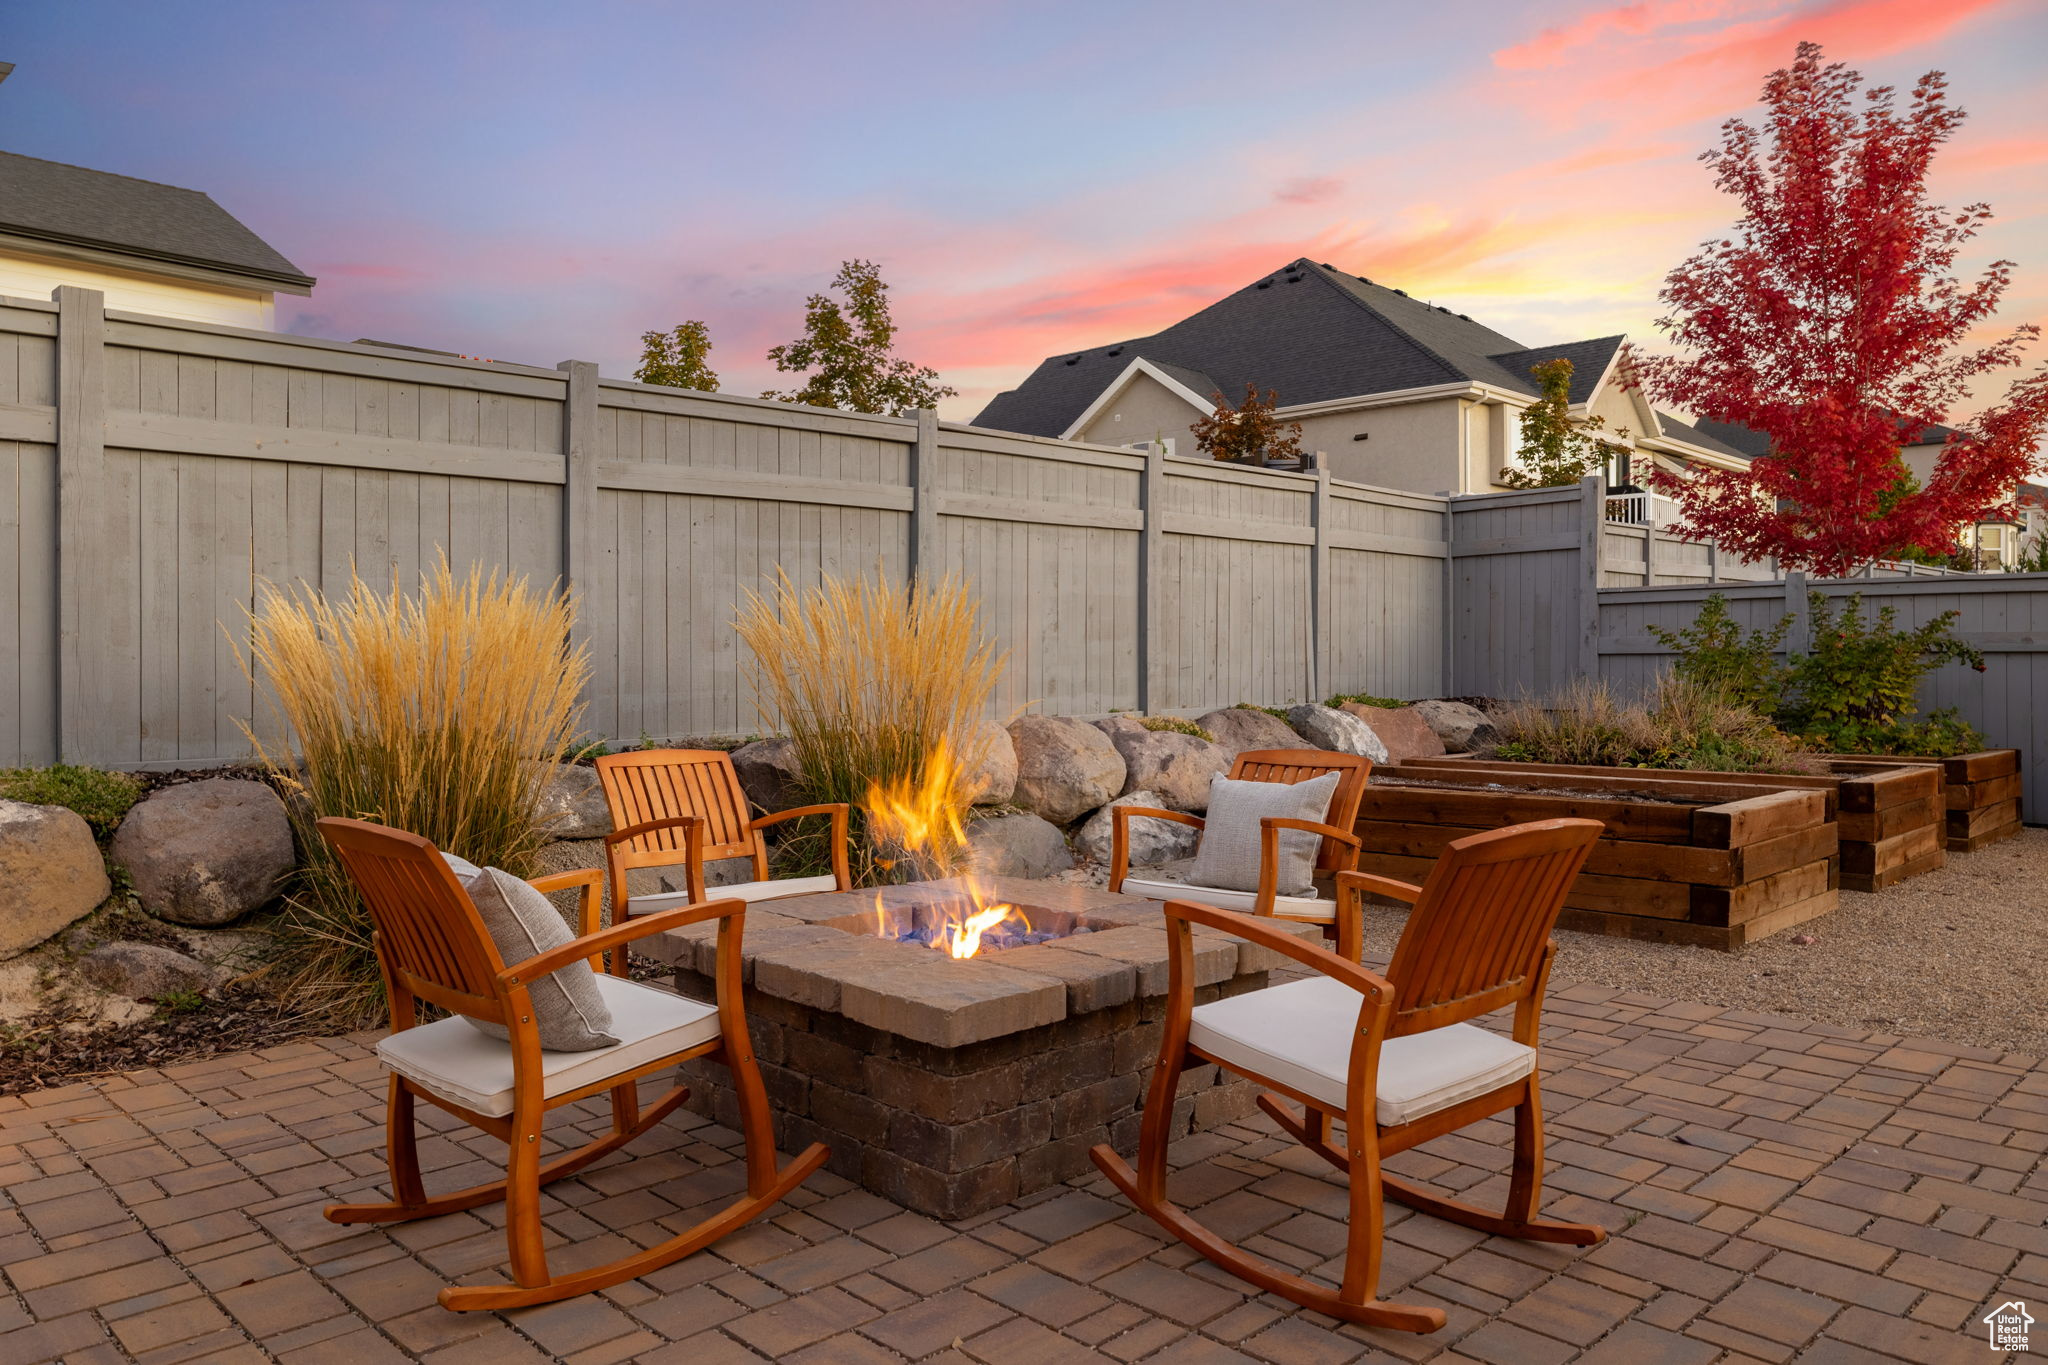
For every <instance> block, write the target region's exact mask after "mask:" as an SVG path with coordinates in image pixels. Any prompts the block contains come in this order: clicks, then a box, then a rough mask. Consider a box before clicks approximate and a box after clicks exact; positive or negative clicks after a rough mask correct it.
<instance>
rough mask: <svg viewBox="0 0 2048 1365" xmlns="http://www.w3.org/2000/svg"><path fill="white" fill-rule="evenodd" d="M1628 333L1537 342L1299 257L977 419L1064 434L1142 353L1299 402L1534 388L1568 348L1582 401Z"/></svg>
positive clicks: (1054, 373)
mask: <svg viewBox="0 0 2048 1365" xmlns="http://www.w3.org/2000/svg"><path fill="white" fill-rule="evenodd" d="M1620 344H1621V338H1620V337H1618V336H1615V337H1601V338H1599V339H1597V340H1592V341H1577V342H1572V343H1570V344H1568V345H1563V346H1544V347H1537V348H1535V349H1531V348H1529V347H1526V346H1524V345H1523V344H1522V343H1521V342H1519V341H1516V340H1515V339H1513V338H1512V337H1507V336H1503V335H1502V334H1501V333H1499V332H1496V331H1494V330H1493V329H1492V328H1490V327H1486V326H1484V325H1482V324H1480V323H1477V322H1474V321H1473V320H1472V319H1471V318H1469V317H1466V316H1464V315H1463V314H1460V313H1453V312H1451V311H1450V310H1449V309H1447V308H1443V307H1440V306H1438V305H1435V304H1430V303H1426V302H1424V301H1423V300H1421V299H1414V298H1410V297H1408V295H1406V294H1405V293H1403V292H1402V291H1400V290H1398V289H1389V288H1387V287H1386V286H1384V285H1377V284H1374V283H1372V282H1371V281H1369V280H1366V279H1362V278H1360V277H1359V276H1356V275H1347V274H1345V273H1344V272H1342V271H1340V270H1336V269H1334V268H1332V267H1331V266H1329V265H1326V264H1325V265H1318V264H1316V263H1314V262H1312V261H1307V260H1297V261H1294V262H1292V263H1290V264H1289V265H1287V266H1284V267H1283V268H1281V269H1279V270H1276V271H1274V272H1273V273H1272V274H1270V275H1268V276H1266V277H1265V278H1264V279H1261V280H1257V281H1254V282H1253V283H1251V284H1249V285H1246V286H1245V287H1244V288H1243V289H1240V290H1238V291H1237V292H1236V293H1234V294H1231V295H1228V296H1227V297H1225V298H1223V299H1220V300H1218V301H1217V302H1215V303H1212V304H1210V305H1209V306H1208V307H1207V308H1204V309H1203V310H1202V311H1200V312H1199V313H1196V314H1194V315H1193V316H1191V317H1187V318H1183V319H1182V320H1181V321H1179V322H1176V323H1175V324H1173V326H1171V327H1168V328H1167V329H1165V330H1164V331H1162V332H1157V333H1154V334H1153V335H1151V336H1148V337H1137V338H1133V339H1131V340H1127V341H1121V342H1116V343H1113V344H1112V345H1109V346H1106V347H1098V348H1094V349H1091V350H1087V351H1080V352H1074V353H1070V354H1066V355H1056V356H1049V357H1047V358H1046V359H1045V360H1044V361H1043V362H1041V363H1040V364H1039V366H1038V368H1037V369H1035V370H1033V371H1032V372H1031V374H1030V375H1029V376H1028V377H1026V379H1025V380H1024V382H1023V383H1022V384H1019V385H1018V386H1017V387H1016V388H1014V389H1011V390H1009V391H1008V392H1005V393H1000V394H997V395H996V396H995V398H994V399H992V400H991V401H990V402H989V404H988V406H987V407H985V408H983V409H982V411H981V414H980V415H979V416H978V417H976V418H975V419H974V420H975V425H977V426H985V427H995V428H998V429H1000V430H1004V431H1018V432H1023V433H1025V434H1027V435H1033V436H1058V435H1060V434H1061V433H1063V432H1065V431H1066V429H1067V428H1068V427H1069V426H1071V425H1073V422H1074V419H1075V418H1077V417H1079V416H1080V415H1081V413H1082V412H1083V411H1084V410H1086V408H1087V407H1088V405H1089V404H1090V403H1091V402H1093V401H1094V400H1095V399H1096V397H1097V396H1098V395H1100V394H1101V393H1102V391H1103V390H1104V389H1105V388H1107V387H1108V386H1109V384H1110V383H1111V382H1112V381H1113V380H1115V378H1116V377H1117V376H1118V375H1120V374H1122V373H1123V372H1124V370H1125V368H1126V367H1128V366H1129V365H1130V363H1131V361H1132V360H1133V359H1134V358H1136V357H1139V356H1143V357H1144V358H1145V359H1146V360H1149V361H1151V362H1152V363H1153V364H1155V365H1158V366H1160V367H1161V368H1164V369H1167V370H1168V371H1169V373H1173V372H1175V369H1176V368H1178V369H1179V370H1188V371H1194V372H1195V373H1196V375H1197V376H1198V377H1200V378H1203V379H1208V380H1212V381H1213V382H1212V383H1211V384H1210V386H1208V387H1198V386H1197V385H1195V384H1193V383H1189V387H1190V388H1195V389H1196V390H1197V392H1200V393H1203V394H1204V395H1205V396H1206V395H1207V394H1208V393H1211V392H1215V391H1217V390H1220V391H1222V392H1223V393H1224V394H1225V395H1226V396H1229V397H1231V398H1232V399H1233V400H1234V399H1235V397H1236V395H1238V394H1240V393H1242V392H1243V391H1244V387H1245V385H1246V384H1247V383H1256V384H1257V385H1258V386H1259V387H1260V388H1262V389H1268V388H1269V389H1274V390H1276V391H1277V392H1278V393H1279V396H1280V402H1281V403H1282V404H1284V405H1292V404H1297V403H1320V402H1324V401H1327V400H1330V399H1336V398H1357V397H1362V396H1364V395H1366V394H1374V393H1387V392H1390V391H1392V390H1396V389H1413V388H1423V387H1426V386H1429V385H1432V384H1453V383H1460V382H1475V381H1476V382H1479V383H1484V384H1492V385H1495V386H1497V387H1500V388H1504V389H1511V390H1513V391H1515V392H1518V393H1526V394H1531V395H1534V394H1535V393H1536V392H1537V389H1536V382H1535V380H1534V379H1532V378H1531V377H1530V375H1529V369H1530V367H1531V366H1533V365H1535V364H1537V363H1538V362H1539V361H1543V360H1548V359H1551V358H1552V357H1554V356H1558V355H1563V356H1566V357H1568V358H1569V359H1570V360H1571V361H1572V365H1573V375H1572V397H1573V400H1574V401H1583V399H1584V397H1585V396H1586V395H1587V394H1589V393H1591V391H1592V387H1593V385H1594V384H1595V383H1597V382H1598V381H1599V379H1600V376H1601V375H1603V374H1604V373H1606V371H1607V366H1608V363H1609V362H1610V361H1611V360H1612V358H1613V355H1614V352H1615V350H1616V348H1618V347H1619V346H1620ZM1183 382H1188V381H1186V380H1183Z"/></svg>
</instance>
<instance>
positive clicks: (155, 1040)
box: [0, 987, 334, 1095]
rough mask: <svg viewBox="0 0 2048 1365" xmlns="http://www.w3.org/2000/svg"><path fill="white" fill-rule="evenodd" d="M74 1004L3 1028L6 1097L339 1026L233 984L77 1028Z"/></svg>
mask: <svg viewBox="0 0 2048 1365" xmlns="http://www.w3.org/2000/svg"><path fill="white" fill-rule="evenodd" d="M84 1017H85V1016H83V1015H82V1014H81V1013H80V1012H79V1011H78V1009H77V1008H76V1007H75V1006H67V1005H55V1006H52V1007H51V1008H49V1009H46V1010H43V1011H41V1012H39V1013H37V1014H35V1015H32V1016H30V1017H29V1018H28V1019H26V1020H24V1021H22V1022H21V1023H19V1024H15V1025H13V1026H11V1027H8V1028H6V1029H5V1030H4V1031H0V1095H19V1094H22V1093H24V1092H26V1091H31V1090H43V1089H46V1088H48V1087H50V1086H54V1085H65V1084H68V1083H70V1082H72V1081H76V1080H82V1079H84V1078H86V1077H90V1076H104V1075H107V1074H108V1073H110V1072H116V1071H136V1070H141V1069H144V1068H149V1067H160V1066H172V1065H176V1064H177V1063H180V1062H196V1061H203V1060H205V1059H206V1058H208V1057H216V1056H221V1055H224V1054H227V1053H231V1052H247V1051H250V1050H253V1049H255V1048H264V1047H275V1046H277V1045H278V1044H279V1043H284V1042H289V1041H291V1040H292V1039H294V1038H305V1037H309V1036H314V1035H321V1034H330V1033H333V1032H334V1026H333V1024H332V1023H329V1022H325V1021H322V1020H319V1019H309V1018H307V1017H305V1016H304V1015H302V1014H297V1013H294V1012H293V1011H292V1010H291V1009H289V1008H287V1007H286V1006H285V1005H283V1004H281V1003H280V1002H279V1001H277V1000H276V999H275V998H273V997H271V996H269V995H266V994H264V993H262V992H260V991H256V990H252V989H250V988H247V987H230V988H229V989H228V990H226V991H223V992H221V993H220V995H219V996H218V997H209V998H207V999H206V1000H205V1001H204V1002H203V1003H202V1004H200V1005H199V1006H198V1007H197V1008H195V1009H172V1008H160V1009H159V1010H158V1011H157V1012H156V1013H155V1014H154V1015H152V1016H150V1017H149V1018H147V1019H138V1020H136V1021H135V1022H133V1023H129V1024H115V1025H111V1026H103V1027H98V1028H80V1027H78V1025H79V1023H80V1021H81V1019H83V1018H84Z"/></svg>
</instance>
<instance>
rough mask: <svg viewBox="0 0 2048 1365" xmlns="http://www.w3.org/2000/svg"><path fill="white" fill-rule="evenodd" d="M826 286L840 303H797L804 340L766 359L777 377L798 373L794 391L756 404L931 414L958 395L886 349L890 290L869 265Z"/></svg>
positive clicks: (846, 271) (890, 336) (851, 268)
mask: <svg viewBox="0 0 2048 1365" xmlns="http://www.w3.org/2000/svg"><path fill="white" fill-rule="evenodd" d="M832 287H833V288H834V289H837V290H838V291H839V292H840V293H841V294H842V295H844V296H845V302H844V303H843V304H842V303H841V302H840V301H839V300H838V299H835V298H832V297H831V296H830V295H827V294H813V295H811V297H810V298H809V299H808V300H807V301H806V302H805V304H804V334H803V335H802V336H800V337H798V338H797V339H796V340H795V341H791V342H788V343H786V344H784V345H781V346H777V347H775V348H773V349H772V350H770V351H769V352H768V358H769V359H770V360H772V361H774V362H775V368H776V369H778V370H780V371H782V372H783V373H784V374H805V372H806V371H808V372H809V374H808V376H807V377H806V379H805V380H804V383H803V386H802V387H801V388H797V389H789V390H780V391H779V390H775V389H770V390H768V391H767V392H765V393H763V394H762V395H761V396H762V397H763V398H777V399H781V400H782V401H784V402H788V403H808V404H810V405H811V406H812V407H819V408H839V409H842V410H843V411H846V412H878V413H889V414H895V413H903V412H909V411H910V410H912V409H914V408H929V407H936V406H937V405H938V401H939V400H940V399H941V398H951V397H953V396H954V395H955V394H957V393H958V392H959V390H957V389H954V388H952V387H950V386H949V385H945V384H939V383H935V382H934V381H935V380H937V379H938V377H939V372H938V371H937V370H934V369H930V368H927V367H925V366H922V365H913V364H911V363H910V362H909V361H907V360H904V359H901V358H900V357H898V356H897V355H896V354H895V353H894V352H893V351H892V350H891V349H890V348H891V346H892V344H893V343H894V341H895V338H896V324H895V322H894V321H893V320H891V318H890V316H889V286H888V285H886V284H884V283H882V272H881V267H880V266H878V265H876V264H875V263H874V262H873V261H847V262H845V263H844V264H842V265H841V266H840V267H839V273H838V275H836V276H834V277H833V280H832Z"/></svg>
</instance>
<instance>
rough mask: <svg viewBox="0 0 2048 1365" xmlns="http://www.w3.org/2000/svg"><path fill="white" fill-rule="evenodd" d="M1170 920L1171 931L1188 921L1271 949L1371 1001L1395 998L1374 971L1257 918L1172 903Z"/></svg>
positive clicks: (1194, 904)
mask: <svg viewBox="0 0 2048 1365" xmlns="http://www.w3.org/2000/svg"><path fill="white" fill-rule="evenodd" d="M1166 918H1167V922H1168V927H1169V928H1171V926H1172V922H1173V921H1174V920H1186V921H1189V922H1192V923H1195V924H1201V925H1206V926H1207V927H1209V928H1211V929H1215V930H1217V931H1218V932H1220V933H1225V934H1228V935H1230V936H1231V937H1232V938H1241V939H1244V940H1245V941H1246V942H1248V943H1256V944H1258V945H1259V946H1260V947H1262V948H1271V949H1272V950H1273V951H1274V952H1276V953H1279V954H1280V955H1281V956H1283V957H1289V958H1292V959H1293V960H1294V961H1296V962H1299V963H1300V964H1301V965H1302V966H1304V967H1308V968H1311V969H1313V970H1315V971H1318V972H1321V973H1322V974H1323V975H1324V976H1327V977H1329V978H1331V979H1332V980H1334V981H1340V982H1342V983H1343V984H1345V985H1347V986H1349V987H1351V989H1353V990H1355V991H1357V992H1359V993H1360V994H1361V995H1363V996H1365V997H1366V999H1367V1000H1368V1001H1374V1000H1387V1001H1391V1000H1392V999H1393V998H1394V987H1393V985H1392V984H1391V983H1390V982H1389V981H1388V980H1387V979H1386V978H1385V977H1383V976H1381V975H1380V974H1379V973H1378V972H1376V971H1374V970H1372V969H1371V968H1370V967H1363V966H1360V965H1359V964H1358V963H1356V962H1347V961H1345V960H1344V959H1343V958H1342V957H1340V956H1338V955H1337V954H1336V953H1333V952H1331V951H1330V950H1329V949H1328V948H1325V947H1323V946H1322V945H1321V944H1319V943H1311V942H1309V941H1308V940H1307V939H1304V938H1297V937H1295V936H1294V935H1293V934H1290V933H1287V932H1286V931H1284V930H1281V929H1276V928H1274V927H1273V926H1272V925H1271V924H1269V923H1267V922H1266V921H1265V920H1264V919H1262V918H1261V917H1259V916H1257V915H1247V914H1243V913H1241V912H1239V911H1236V910H1219V909H1217V908H1216V907H1215V906H1213V905H1203V904H1202V903H1201V902H1200V901H1182V900H1172V901H1168V902H1167V903H1166Z"/></svg>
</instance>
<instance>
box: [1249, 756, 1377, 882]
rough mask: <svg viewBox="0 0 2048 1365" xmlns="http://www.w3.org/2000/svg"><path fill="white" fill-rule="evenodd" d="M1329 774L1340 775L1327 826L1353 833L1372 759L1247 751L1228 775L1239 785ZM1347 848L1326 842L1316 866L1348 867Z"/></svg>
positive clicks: (1325, 870) (1322, 868)
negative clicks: (1352, 829)
mask: <svg viewBox="0 0 2048 1365" xmlns="http://www.w3.org/2000/svg"><path fill="white" fill-rule="evenodd" d="M1329 773H1340V774H1342V776H1340V777H1339V778H1338V779H1337V790H1336V792H1335V793H1334V794H1333V795H1332V796H1331V797H1330V810H1329V813H1328V814H1327V815H1325V816H1324V817H1323V821H1322V822H1323V823H1324V824H1326V825H1334V826H1336V827H1337V828H1338V829H1341V830H1349V829H1350V828H1351V827H1352V826H1353V825H1355V824H1357V823H1358V807H1359V806H1360V805H1361V804H1362V803H1363V802H1364V801H1365V781H1366V778H1368V777H1369V776H1371V775H1372V760H1371V759H1369V758H1362V757H1360V756H1359V755H1357V754H1340V753H1335V752H1332V751H1331V750H1329V749H1246V750H1245V751H1244V752H1243V753H1241V754H1239V755H1238V756H1237V759H1236V761H1235V762H1233V763H1232V764H1231V765H1230V772H1229V774H1228V776H1229V777H1230V778H1231V779H1232V780H1233V781H1237V782H1286V783H1290V784H1291V783H1295V782H1307V781H1310V780H1311V779H1313V778H1318V777H1322V776H1325V775H1326V774H1329ZM1343 854H1344V846H1343V845H1342V844H1340V843H1338V842H1337V841H1336V840H1334V839H1325V840H1323V842H1322V847H1321V849H1320V850H1318V852H1317V854H1316V867H1317V868H1318V869H1319V870H1320V871H1324V872H1328V871H1332V870H1334V869H1335V868H1338V867H1341V866H1345V864H1344V863H1343V862H1341V861H1340V860H1341V858H1342V857H1343Z"/></svg>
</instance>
